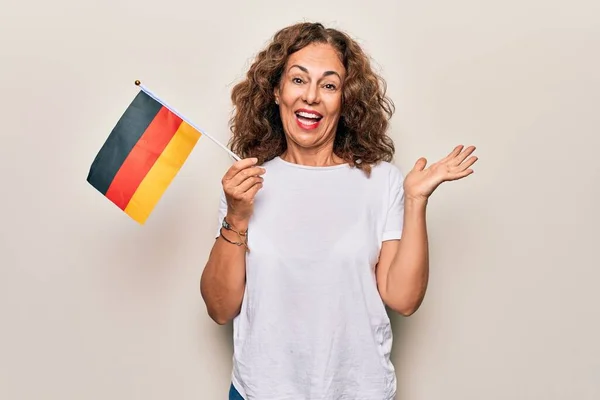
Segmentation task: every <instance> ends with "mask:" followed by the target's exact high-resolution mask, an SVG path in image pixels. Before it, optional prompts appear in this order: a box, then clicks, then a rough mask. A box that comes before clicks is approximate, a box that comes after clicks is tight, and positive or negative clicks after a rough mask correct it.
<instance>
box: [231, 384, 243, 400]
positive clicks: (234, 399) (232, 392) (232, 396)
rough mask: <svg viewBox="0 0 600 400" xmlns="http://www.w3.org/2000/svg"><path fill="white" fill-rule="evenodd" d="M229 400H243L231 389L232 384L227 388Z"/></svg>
mask: <svg viewBox="0 0 600 400" xmlns="http://www.w3.org/2000/svg"><path fill="white" fill-rule="evenodd" d="M229 400H244V398H243V397H242V395H241V394H240V393H239V392H238V391H237V390H235V387H233V383H232V384H231V386H230V387H229Z"/></svg>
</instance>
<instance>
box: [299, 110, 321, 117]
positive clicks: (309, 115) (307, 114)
mask: <svg viewBox="0 0 600 400" xmlns="http://www.w3.org/2000/svg"><path fill="white" fill-rule="evenodd" d="M297 114H298V115H299V116H300V117H304V118H320V116H319V115H317V114H311V113H307V112H304V111H300V112H298V113H297Z"/></svg>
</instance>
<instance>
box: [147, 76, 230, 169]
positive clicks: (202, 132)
mask: <svg viewBox="0 0 600 400" xmlns="http://www.w3.org/2000/svg"><path fill="white" fill-rule="evenodd" d="M135 85H136V86H138V87H139V88H140V89H141V90H143V91H144V93H146V94H147V95H148V96H150V97H152V98H153V99H154V100H156V101H158V102H159V103H160V104H162V105H163V106H165V107H166V108H168V109H169V110H171V112H172V113H173V114H175V115H177V116H178V117H179V118H181V119H182V120H183V121H185V122H186V123H187V124H188V125H190V126H191V127H193V128H194V129H196V130H197V131H198V132H200V133H201V134H202V135H203V136H206V137H207V138H209V139H210V140H212V141H213V142H215V144H216V145H217V146H219V147H221V148H222V149H223V150H225V151H226V152H227V153H229V155H230V156H231V157H233V158H234V159H235V160H237V161H240V157H238V156H237V155H236V154H235V153H233V152H232V151H231V150H229V149H228V148H227V147H226V146H224V145H223V144H221V143H220V142H219V141H218V140H217V139H215V138H213V137H212V136H210V135H209V134H208V133H206V132H204V131H203V130H202V129H200V128H198V127H197V126H196V125H194V124H193V123H192V122H191V121H190V120H188V119H187V118H185V117H184V116H183V115H181V114H180V113H179V112H178V111H177V110H175V109H174V108H173V107H171V106H170V105H168V104H167V103H165V102H164V101H163V100H161V99H159V98H158V96H156V95H155V94H154V93H152V92H151V91H150V90H149V89H148V88H147V87H145V86H144V85H142V83H141V82H140V81H139V80H136V81H135Z"/></svg>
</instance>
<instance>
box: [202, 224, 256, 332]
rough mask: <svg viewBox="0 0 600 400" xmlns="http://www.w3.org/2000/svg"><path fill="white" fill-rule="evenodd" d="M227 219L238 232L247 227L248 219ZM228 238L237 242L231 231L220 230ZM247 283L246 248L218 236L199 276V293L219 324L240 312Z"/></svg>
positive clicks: (209, 312)
mask: <svg viewBox="0 0 600 400" xmlns="http://www.w3.org/2000/svg"><path fill="white" fill-rule="evenodd" d="M226 218H227V221H228V222H229V223H230V224H231V225H233V226H234V227H235V228H234V229H236V230H238V231H246V230H247V229H248V221H245V220H236V219H235V218H233V217H232V216H227V217H226ZM222 233H223V235H225V236H226V237H227V239H229V240H231V241H233V242H238V241H239V238H237V235H236V234H235V233H233V232H230V231H226V230H223V231H222ZM245 284H246V248H245V247H244V246H237V245H234V244H231V243H229V242H227V241H226V240H225V239H223V238H222V237H220V236H219V237H217V239H216V241H215V244H214V245H213V247H212V249H211V252H210V255H209V258H208V261H207V263H206V266H205V267H204V271H203V272H202V277H201V279H200V293H201V295H202V298H203V300H204V302H205V304H206V309H207V312H208V315H209V316H210V317H211V318H212V319H213V320H214V321H215V322H216V323H218V324H219V325H223V324H226V323H227V322H229V321H230V320H232V319H233V318H234V317H235V316H236V315H237V314H238V313H239V312H240V308H241V305H242V298H243V297H244V288H245Z"/></svg>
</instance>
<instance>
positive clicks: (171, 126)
mask: <svg viewBox="0 0 600 400" xmlns="http://www.w3.org/2000/svg"><path fill="white" fill-rule="evenodd" d="M136 84H137V82H136ZM200 136H201V133H200V132H199V131H198V130H197V129H195V128H194V127H192V126H191V125H189V124H188V123H187V122H185V121H183V120H182V118H180V117H179V116H178V115H177V114H175V113H174V112H173V111H171V110H170V109H169V108H167V107H166V106H164V105H163V104H162V103H161V102H159V101H157V100H156V99H155V98H154V97H152V96H150V95H149V94H148V93H146V92H144V91H143V90H142V91H140V92H139V93H138V94H137V95H136V97H135V98H134V99H133V101H132V102H131V104H130V105H129V106H128V107H127V109H126V110H125V112H124V113H123V115H122V116H121V118H120V119H119V121H118V122H117V124H116V126H115V127H114V128H113V130H112V131H111V133H110V135H109V136H108V138H107V139H106V141H105V143H104V145H103V146H102V148H101V149H100V151H99V152H98V154H97V155H96V158H95V159H94V161H93V163H92V165H91V167H90V170H89V174H88V177H87V182H89V183H90V184H91V185H92V186H93V187H94V188H96V189H97V190H98V191H99V192H100V193H102V194H103V195H104V196H105V197H106V198H108V199H109V200H110V201H112V202H113V203H114V204H116V205H117V207H119V208H120V209H121V210H123V211H124V212H125V213H126V214H127V215H129V216H130V217H131V218H132V219H133V220H135V221H137V222H138V223H140V224H144V223H145V222H146V219H147V218H148V216H149V215H150V213H151V212H152V209H153V208H154V207H155V205H156V204H157V203H158V201H159V200H160V198H161V196H162V195H163V193H164V192H165V190H166V189H167V187H168V186H169V184H170V183H171V181H172V180H173V178H175V176H176V175H177V173H178V172H179V170H180V169H181V167H182V165H183V163H184V162H185V161H186V159H187V157H188V156H189V154H190V153H191V151H192V149H193V148H194V146H195V145H196V143H197V141H198V139H199V138H200Z"/></svg>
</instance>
